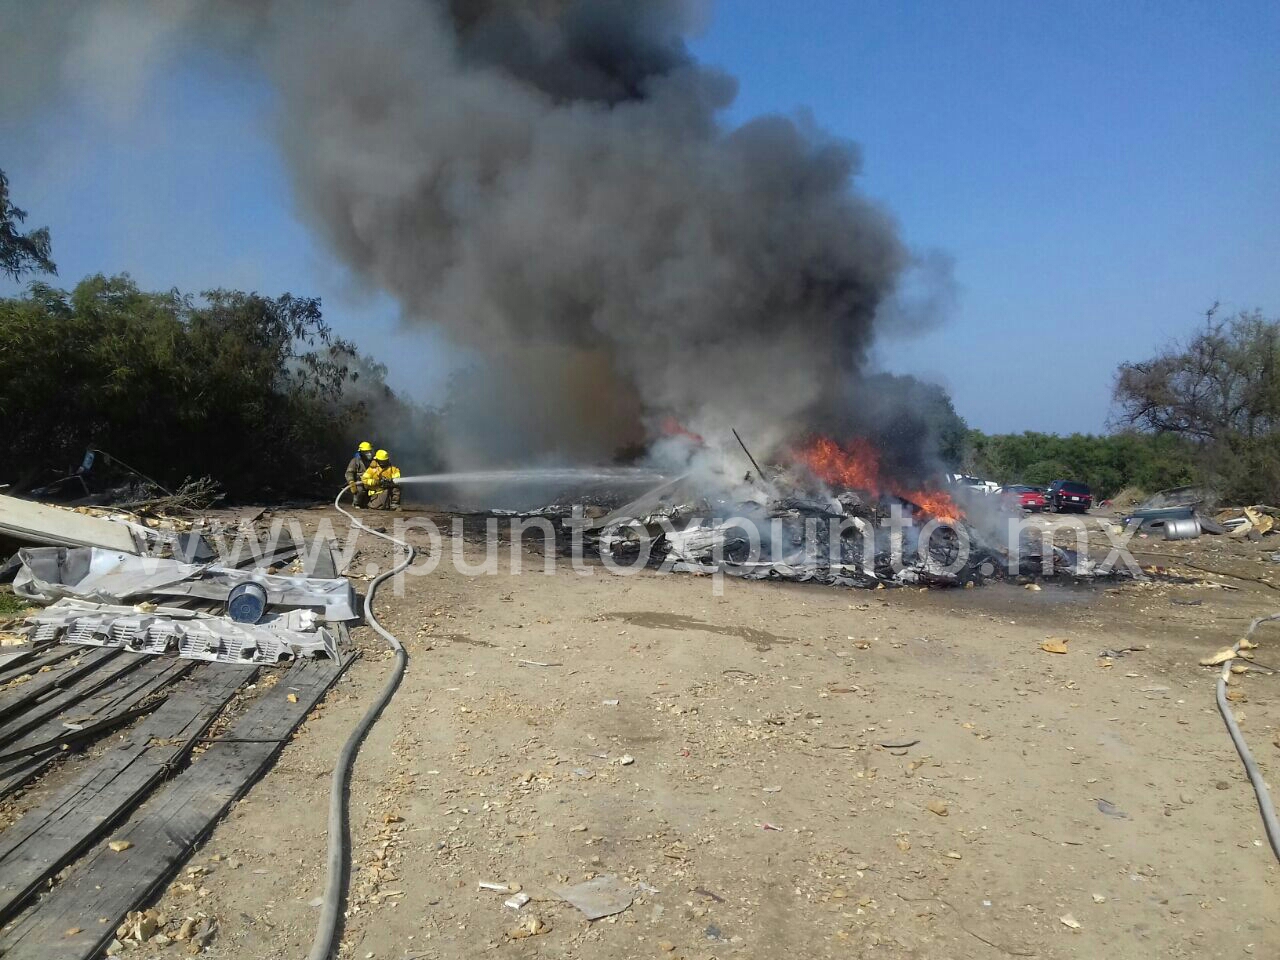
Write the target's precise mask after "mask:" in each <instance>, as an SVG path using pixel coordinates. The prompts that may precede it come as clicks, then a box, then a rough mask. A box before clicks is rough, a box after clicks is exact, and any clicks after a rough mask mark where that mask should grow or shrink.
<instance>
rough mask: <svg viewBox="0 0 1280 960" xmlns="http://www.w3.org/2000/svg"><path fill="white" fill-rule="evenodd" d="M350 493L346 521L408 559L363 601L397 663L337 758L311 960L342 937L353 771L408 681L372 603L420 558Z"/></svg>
mask: <svg viewBox="0 0 1280 960" xmlns="http://www.w3.org/2000/svg"><path fill="white" fill-rule="evenodd" d="M346 491H347V488H346V487H343V488H342V489H341V490H339V491H338V495H337V496H336V497H334V499H333V506H334V509H336V510H337V511H338V512H339V513H341V514H342V515H343V516H344V517H346V518H347V519H348V520H349V521H350V522H351V525H352V526H353V527H355V528H357V529H359V530H363V531H365V532H366V533H370V534H372V535H373V536H375V537H380V538H381V539H383V540H388V541H390V542H391V543H393V544H395V545H396V546H398V547H402V548H403V549H404V553H405V555H404V560H403V561H401V562H400V563H398V564H396V565H395V566H394V567H392V568H391V569H390V570H388V571H387V572H386V573H383V574H380V575H379V576H377V577H376V578H374V580H373V582H372V583H370V584H369V591H368V593H366V594H365V596H364V618H365V620H366V621H367V622H368V624H369V626H371V627H373V629H374V630H375V631H376V632H377V633H378V634H379V635H380V636H381V637H382V638H383V639H384V640H386V641H387V643H388V644H389V645H390V646H391V649H392V650H394V651H395V654H396V662H395V667H394V668H393V669H392V671H391V676H390V677H388V678H387V682H386V684H385V685H384V686H383V688H382V692H381V693H380V694H379V695H378V699H377V700H375V701H374V702H373V703H372V704H371V705H370V706H369V709H368V710H367V711H365V715H364V716H363V717H361V718H360V722H359V723H358V724H357V725H356V728H355V729H354V730H352V731H351V736H349V737H347V742H346V743H344V744H343V745H342V752H341V753H339V754H338V759H337V761H336V762H335V763H334V767H333V780H332V783H331V785H330V788H329V850H328V856H327V858H326V861H325V881H324V895H323V898H322V900H321V904H320V920H319V922H318V923H317V926H316V936H315V940H314V941H312V944H311V952H310V953H309V954H307V960H329V957H330V956H332V954H333V948H334V940H335V939H336V937H337V935H338V918H339V912H340V910H341V908H342V890H343V886H344V882H345V880H346V874H347V831H346V797H347V787H348V785H349V782H350V779H351V767H352V764H353V763H354V762H355V758H356V753H357V751H359V749H360V744H361V742H363V740H364V738H365V737H366V736H367V735H368V733H369V731H370V730H371V729H372V728H373V725H374V723H376V722H377V720H378V716H379V714H381V713H382V711H383V709H384V708H385V707H386V705H387V704H388V703H390V702H391V698H392V697H393V696H395V692H396V688H397V687H399V686H400V681H401V680H402V679H403V678H404V671H405V668H406V667H407V666H408V665H409V654H408V653H407V652H406V651H405V649H404V645H403V644H402V643H401V642H400V641H399V640H397V639H396V637H395V634H393V633H391V632H390V631H388V630H387V629H385V628H384V627H383V626H382V624H380V623H379V622H378V618H377V617H376V616H375V615H374V612H373V598H374V596H375V595H376V594H377V592H378V587H379V586H381V585H382V583H384V582H385V581H386V580H389V579H390V578H391V577H394V576H395V575H396V574H398V573H400V572H401V571H402V570H404V569H405V568H406V567H408V566H409V564H411V563H413V558H414V557H415V556H416V555H417V552H416V551H415V550H414V549H413V547H412V546H410V545H409V544H408V543H406V542H405V541H403V540H397V539H396V538H395V537H392V536H389V535H388V534H385V533H381V532H379V531H377V530H374V529H373V528H371V527H367V526H365V525H364V524H363V523H361V522H360V521H359V520H357V519H356V518H355V517H354V516H352V515H351V514H350V513H348V512H347V511H346V510H343V509H342V507H341V506H340V505H339V501H341V500H342V495H343V494H344V493H345V492H346Z"/></svg>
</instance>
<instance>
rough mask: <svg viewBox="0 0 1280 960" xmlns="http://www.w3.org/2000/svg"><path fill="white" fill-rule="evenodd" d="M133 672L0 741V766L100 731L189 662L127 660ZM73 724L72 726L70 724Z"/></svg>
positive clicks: (183, 672) (186, 667) (181, 673)
mask: <svg viewBox="0 0 1280 960" xmlns="http://www.w3.org/2000/svg"><path fill="white" fill-rule="evenodd" d="M129 659H132V660H135V663H134V664H133V665H132V666H133V667H134V668H135V669H134V670H133V671H132V672H130V673H128V674H126V675H125V676H124V677H121V678H119V679H117V680H116V681H114V682H112V683H110V684H107V685H106V686H105V687H103V688H102V689H101V690H99V691H95V693H94V694H93V695H92V696H89V697H86V698H85V699H84V700H82V701H81V702H79V703H75V704H72V705H71V707H70V708H69V709H68V710H67V711H65V712H63V713H61V714H59V715H58V716H56V717H51V718H50V719H49V720H48V721H46V722H45V723H43V724H42V725H40V726H39V727H36V728H35V729H32V730H29V731H28V732H26V733H25V734H24V735H23V736H21V737H19V738H17V739H15V740H13V741H10V742H6V741H4V740H2V739H0V744H2V745H0V763H2V762H4V761H6V760H12V759H14V758H15V757H22V756H29V755H32V754H36V753H40V752H42V751H43V750H50V749H52V750H56V749H58V747H60V746H61V745H63V744H66V743H74V742H77V741H81V740H84V739H87V736H86V735H92V733H93V731H95V730H96V731H98V732H101V730H102V728H103V724H105V723H108V722H109V721H110V720H111V718H112V717H114V716H117V715H120V714H123V713H126V712H128V711H132V710H133V709H135V708H136V707H137V706H138V705H139V704H140V703H142V702H143V701H145V700H146V699H147V698H149V697H153V696H155V695H156V694H158V693H160V692H161V691H162V690H163V689H164V688H165V687H167V686H168V685H169V684H171V683H173V682H174V681H175V680H178V679H181V678H182V677H183V676H185V675H186V674H188V673H190V672H191V669H192V668H193V667H194V666H195V661H193V660H181V659H178V658H176V657H148V656H141V657H130V658H129ZM73 723H74V726H73V725H71V724H73Z"/></svg>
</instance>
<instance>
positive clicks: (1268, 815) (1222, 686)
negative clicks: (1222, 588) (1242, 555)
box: [1218, 613, 1280, 860]
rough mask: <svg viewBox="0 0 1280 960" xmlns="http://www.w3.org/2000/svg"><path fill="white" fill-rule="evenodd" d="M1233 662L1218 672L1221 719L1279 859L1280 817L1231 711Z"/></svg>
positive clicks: (1247, 635)
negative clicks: (1229, 696)
mask: <svg viewBox="0 0 1280 960" xmlns="http://www.w3.org/2000/svg"><path fill="white" fill-rule="evenodd" d="M1269 620H1280V613H1273V614H1270V615H1269V616H1266V617H1258V618H1257V619H1256V620H1254V621H1253V622H1252V623H1250V624H1249V629H1248V630H1246V631H1245V634H1244V640H1238V641H1237V642H1236V645H1235V646H1234V647H1232V650H1233V651H1234V652H1235V653H1239V652H1240V646H1241V644H1243V643H1244V641H1245V640H1248V641H1250V642H1252V641H1253V632H1254V631H1255V630H1257V629H1258V627H1259V626H1260V625H1261V624H1263V623H1266V622H1267V621H1269ZM1234 662H1235V661H1234V660H1228V661H1226V662H1225V663H1224V664H1223V665H1222V673H1220V674H1219V675H1218V712H1219V713H1221V714H1222V720H1223V722H1224V723H1226V725H1227V733H1229V734H1231V742H1232V743H1234V744H1235V745H1236V753H1238V754H1240V760H1241V762H1243V763H1244V770H1245V773H1247V774H1248V775H1249V782H1250V783H1252V784H1253V792H1254V795H1255V796H1256V797H1257V798H1258V809H1259V810H1260V811H1262V826H1263V828H1264V829H1265V830H1266V833H1267V840H1268V841H1269V842H1270V843H1271V852H1272V853H1274V854H1275V855H1276V859H1277V860H1280V821H1277V820H1276V808H1275V806H1274V804H1272V802H1271V794H1270V793H1268V792H1267V784H1266V781H1264V780H1263V779H1262V773H1261V771H1259V770H1258V765H1257V764H1256V763H1255V762H1254V760H1253V754H1252V753H1250V752H1249V745H1248V744H1246V743H1245V742H1244V734H1243V733H1241V732H1240V725H1239V724H1238V723H1236V717H1235V714H1234V713H1232V712H1231V703H1230V701H1228V700H1227V678H1228V677H1229V676H1230V675H1231V665H1232V664H1233V663H1234Z"/></svg>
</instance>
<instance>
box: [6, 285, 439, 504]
mask: <svg viewBox="0 0 1280 960" xmlns="http://www.w3.org/2000/svg"><path fill="white" fill-rule="evenodd" d="M384 374H385V370H384V369H383V368H382V367H380V366H379V365H378V364H376V363H373V362H372V361H369V360H368V359H367V358H364V357H362V356H361V355H360V354H359V352H358V351H357V350H356V348H355V347H354V345H352V344H350V343H348V342H346V341H344V340H342V339H341V338H339V337H336V336H334V335H333V333H332V331H331V330H330V329H329V327H328V325H327V324H326V323H325V322H324V319H323V317H322V316H321V313H320V304H319V301H317V300H312V299H308V298H300V297H293V296H289V295H287V294H286V295H284V296H281V297H274V298H272V297H263V296H261V295H259V294H253V293H242V292H239V291H228V290H214V291H210V292H207V293H205V294H202V295H201V296H200V297H191V296H185V295H183V294H180V293H178V292H177V291H169V292H165V293H149V292H146V291H142V290H140V289H138V286H137V284H135V283H134V282H133V280H131V279H130V278H129V277H127V276H121V277H103V276H94V277H89V278H87V279H85V280H84V281H82V282H81V283H79V284H78V285H77V286H76V287H75V289H74V290H72V291H70V292H69V293H68V292H66V291H62V290H57V289H55V288H53V287H50V286H48V285H46V284H42V283H34V284H32V285H31V287H30V289H29V290H28V292H27V294H26V295H25V296H22V297H15V298H11V299H7V300H0V417H3V418H4V422H5V431H4V433H3V434H0V468H2V469H3V472H4V474H5V479H7V480H10V481H13V482H16V483H18V484H19V485H22V484H23V483H24V482H25V483H27V484H28V485H29V484H30V482H31V481H32V480H33V479H34V477H33V473H34V471H36V470H39V469H44V470H53V471H54V472H59V471H60V472H62V473H65V472H66V470H67V469H68V468H69V467H70V465H72V464H75V463H78V462H79V461H80V458H81V456H82V455H83V453H84V450H85V448H86V447H89V446H94V447H98V448H100V449H102V450H105V451H107V452H109V453H112V454H114V455H116V456H117V457H119V458H120V459H121V460H123V461H124V462H126V463H129V464H132V465H133V466H135V467H137V468H138V469H139V470H141V471H142V472H144V473H145V474H147V475H149V476H152V477H155V478H156V479H157V480H158V481H160V482H161V483H165V484H167V485H176V484H178V483H181V482H182V481H183V480H184V479H186V478H188V477H201V476H211V477H213V478H214V479H216V480H218V481H219V482H220V483H221V484H222V485H223V488H224V489H225V490H226V491H227V492H228V493H229V494H230V495H232V496H233V497H240V498H246V499H255V500H262V499H268V498H272V497H279V496H286V495H292V494H303V493H305V494H314V493H330V492H331V490H330V488H332V489H335V490H336V488H337V486H338V484H339V483H340V482H341V481H340V477H339V476H338V475H339V474H340V472H341V468H342V467H343V466H344V465H345V460H346V457H347V456H349V455H350V451H351V450H352V449H353V448H354V446H355V443H356V442H357V440H359V439H369V438H370V437H372V436H375V435H379V434H375V433H374V430H375V427H376V428H377V429H379V430H380V429H382V428H383V427H384V425H395V426H396V427H397V428H399V429H403V430H405V431H406V432H407V431H413V433H412V436H414V437H415V438H422V440H423V442H422V444H421V445H422V446H423V447H428V446H430V444H429V443H428V442H427V438H429V437H430V436H431V434H432V432H433V428H434V422H433V419H432V416H431V415H430V414H429V413H428V412H426V411H419V410H417V409H416V408H414V407H413V406H412V405H410V404H406V403H404V402H402V401H401V400H399V398H397V397H395V395H394V394H393V393H392V392H391V391H390V390H389V389H388V388H387V387H386V384H385V380H384V379H383V375H384ZM381 435H382V436H385V434H381ZM408 452H409V451H408V450H407V449H406V450H405V453H408ZM401 462H402V464H405V465H409V464H410V463H412V460H411V459H410V458H409V457H403V456H402V457H401ZM416 466H417V465H416V464H414V467H415V469H416Z"/></svg>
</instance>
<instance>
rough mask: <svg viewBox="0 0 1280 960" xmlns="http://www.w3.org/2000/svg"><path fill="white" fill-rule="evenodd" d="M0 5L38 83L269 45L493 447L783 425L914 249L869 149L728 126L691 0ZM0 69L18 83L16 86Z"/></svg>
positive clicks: (850, 361)
mask: <svg viewBox="0 0 1280 960" xmlns="http://www.w3.org/2000/svg"><path fill="white" fill-rule="evenodd" d="M51 8H53V9H51ZM0 9H2V10H3V16H4V19H5V29H4V31H3V33H4V35H5V39H4V40H3V41H0V43H3V47H0V64H4V63H5V61H6V60H8V59H9V55H10V53H11V51H12V50H13V49H14V48H20V49H21V51H22V59H23V62H25V63H28V64H29V65H31V74H30V76H27V77H24V78H21V79H25V80H26V81H30V80H31V78H32V77H37V78H38V79H40V80H42V81H44V82H53V81H54V80H58V79H60V80H62V81H66V80H71V81H73V82H83V81H84V77H83V76H82V74H83V72H84V70H85V69H86V68H85V62H86V61H85V59H84V57H83V53H84V51H86V50H87V51H90V52H91V53H92V59H91V60H90V61H89V62H90V63H91V64H96V65H98V66H99V67H102V68H103V73H104V76H103V77H102V78H101V80H100V83H102V84H109V83H110V82H111V79H112V77H111V69H110V66H111V64H110V61H111V59H112V57H113V56H115V57H119V58H120V59H122V60H125V61H127V62H128V63H129V64H137V63H139V62H146V61H147V56H146V55H144V54H149V53H150V51H152V50H154V47H155V44H156V43H157V42H162V43H164V44H170V43H176V42H178V41H177V40H176V39H175V38H178V37H186V36H188V35H190V36H198V37H199V38H201V40H202V41H206V42H208V41H216V42H218V43H219V44H220V45H222V47H223V48H224V49H228V50H234V51H237V52H238V53H240V54H243V55H246V56H252V57H254V58H256V62H257V63H258V64H260V66H261V68H262V69H263V70H264V71H265V72H266V74H267V76H269V77H270V78H271V79H272V81H273V82H274V83H275V85H276V87H277V89H278V90H279V92H280V94H281V97H280V108H279V137H280V144H281V147H282V149H283V151H284V154H285V156H286V158H287V161H288V166H289V169H290V170H291V171H292V175H293V178H294V183H295V187H296V196H297V202H298V205H299V207H300V209H301V210H302V212H303V214H304V216H305V217H306V218H307V219H308V221H309V222H310V223H311V224H313V226H314V228H315V229H316V230H317V231H318V232H319V233H320V234H321V235H322V236H323V237H324V238H325V240H326V241H327V243H328V244H329V245H330V246H331V247H332V249H333V250H334V251H336V252H337V254H338V255H339V256H340V257H341V258H342V260H343V261H345V262H346V263H347V264H349V265H350V266H351V267H352V268H353V269H354V271H355V272H356V273H357V274H358V275H359V276H360V277H362V278H364V279H366V280H367V281H368V282H369V283H370V284H371V285H374V286H376V287H378V288H381V289H384V290H386V291H389V292H390V293H391V294H393V295H394V296H396V297H397V298H398V299H399V301H400V303H401V304H402V305H403V309H404V313H405V316H406V317H407V318H409V319H410V320H411V321H413V322H426V323H435V324H440V325H442V326H443V327H444V328H445V329H447V330H448V331H449V332H450V334H451V335H452V336H453V337H454V338H455V339H456V340H457V341H458V342H459V343H461V344H464V345H467V346H471V347H474V348H477V349H478V350H479V351H480V352H481V353H483V354H484V355H485V356H487V357H488V358H490V362H489V365H488V366H489V369H488V372H487V373H481V374H478V376H479V377H480V379H479V380H478V381H477V382H476V383H473V384H471V385H470V386H469V387H468V388H467V389H465V390H464V391H463V394H464V395H465V397H466V402H467V404H468V405H469V410H473V411H474V412H475V414H476V421H475V422H477V423H494V422H502V423H503V424H505V425H507V426H508V427H509V429H506V430H503V431H499V432H497V435H498V436H500V440H498V439H495V440H494V441H493V442H492V444H490V443H489V440H488V438H487V437H478V438H473V439H476V440H477V441H478V446H479V447H480V449H478V450H474V451H472V452H473V453H474V454H475V456H476V457H481V456H482V455H484V454H489V455H490V458H492V456H493V455H502V454H510V453H519V452H522V451H520V450H519V447H520V446H522V445H524V446H527V447H528V448H530V449H548V448H560V449H564V448H570V449H572V448H573V447H574V446H575V445H576V446H577V447H578V449H576V450H574V452H575V453H580V454H584V455H585V454H588V453H590V454H595V455H600V454H608V453H611V452H612V451H613V449H614V448H616V447H618V446H622V445H623V444H625V443H627V442H629V441H636V440H638V439H641V436H642V433H643V432H644V431H645V430H647V431H649V432H650V433H654V432H658V431H659V429H660V427H659V425H660V424H661V423H662V422H663V421H665V420H667V419H668V418H672V419H674V421H676V422H679V423H681V424H682V425H684V426H687V427H688V428H690V429H692V430H695V431H698V432H700V433H704V434H707V435H713V434H714V435H717V436H719V435H726V434H727V427H728V425H730V424H736V425H738V426H739V427H740V428H742V429H745V430H747V431H750V432H751V433H753V434H754V435H755V436H757V437H759V438H761V440H762V442H763V443H766V444H767V443H768V442H769V441H771V440H773V439H777V438H779V437H781V436H782V435H783V434H784V432H785V431H787V430H790V429H794V428H795V427H797V426H802V425H803V424H801V423H799V421H800V420H802V419H803V418H804V417H806V416H807V415H808V411H811V410H812V409H814V408H815V406H817V407H819V408H820V407H821V406H822V405H823V404H825V403H829V402H837V401H836V400H835V399H834V398H839V397H842V396H845V395H846V394H845V391H844V389H843V387H844V386H845V385H847V383H848V381H849V379H850V378H851V377H854V376H856V374H857V372H858V370H859V369H860V367H861V365H862V363H863V359H864V355H865V351H866V349H867V347H868V345H869V343H870V341H871V339H872V337H873V335H874V333H875V332H876V326H877V309H878V308H879V307H880V306H881V305H882V304H884V303H885V302H886V300H887V299H888V298H890V297H891V296H892V294H893V292H894V290H895V287H896V285H897V284H898V281H899V279H900V277H901V276H902V274H903V272H904V270H906V269H907V268H908V267H909V265H910V263H911V257H910V255H909V253H908V252H907V250H906V249H905V248H904V246H903V244H902V242H901V241H900V240H899V238H898V234H897V231H896V228H895V226H894V225H893V223H892V221H891V220H890V218H889V217H888V216H887V215H886V214H885V213H884V212H883V211H882V210H880V209H879V208H878V207H877V206H876V205H875V204H873V203H871V202H869V201H868V200H867V199H865V198H863V197H861V196H859V195H858V194H857V193H856V192H854V190H853V188H852V185H851V180H852V177H853V176H854V175H855V174H856V173H857V172H858V167H859V156H858V152H857V149H856V148H855V147H854V146H852V145H851V144H848V143H845V142H841V141H837V140H834V139H832V138H830V137H828V136H826V135H824V134H823V133H822V132H821V131H819V130H816V129H813V128H812V127H810V126H807V125H805V124H802V123H800V122H796V121H793V120H789V119H784V118H780V117H765V118H762V119H759V120H756V121H753V122H750V123H747V124H746V125H744V126H741V127H738V128H735V129H727V128H726V127H725V126H723V125H722V124H721V123H720V122H719V120H718V117H717V114H718V111H720V110H721V109H722V108H724V107H725V106H726V105H728V104H729V103H730V102H731V100H732V98H733V96H734V94H735V84H734V81H733V80H732V79H731V78H729V77H727V76H725V75H724V74H722V73H720V72H717V71H715V70H711V69H708V68H706V67H704V66H701V65H699V64H697V63H695V62H694V61H693V60H692V59H691V57H690V55H689V53H688V51H687V50H686V47H685V43H684V37H685V36H687V35H688V32H689V31H690V30H691V29H693V28H694V26H695V25H696V24H697V23H698V22H699V19H700V17H701V16H702V15H703V13H704V11H703V10H701V5H700V4H696V3H692V2H687V0H645V2H637V0H449V2H445V0H378V2H376V3H369V2H365V0H329V2H320V0H220V2H211V0H210V2H201V0H184V2H180V3H172V2H160V0H156V2H155V3H154V4H153V3H150V2H146V0H100V2H98V3H96V4H92V5H88V6H87V7H86V6H83V5H79V4H67V5H62V4H57V3H50V4H47V5H46V4H28V3H25V2H22V0H18V2H8V3H4V5H3V7H0ZM15 24H16V25H17V26H18V29H10V27H12V26H13V25H15ZM140 42H142V43H144V44H145V45H146V49H145V50H142V49H139V47H138V44H139V43H140ZM37 44H38V45H39V46H40V48H41V49H39V50H36V49H35V47H36V45H37ZM5 69H6V68H5V67H0V87H4V86H8V92H7V93H5V94H0V96H2V97H8V98H18V99H21V98H23V97H24V96H25V93H26V91H25V89H24V85H23V84H22V83H19V82H18V80H19V79H20V78H19V77H14V76H6V75H5V74H4V71H5ZM50 72H53V73H54V74H57V76H48V75H47V74H50ZM136 72H137V71H136V69H132V70H130V71H128V72H124V73H121V74H119V76H124V77H125V78H126V79H128V78H132V77H133V76H135V75H136ZM890 313H892V311H884V314H885V316H888V315H889V314H890ZM583 365H590V366H591V370H592V373H591V374H590V375H583V372H582V369H581V367H582V366H583ZM486 382H488V383H491V384H494V385H495V388H494V389H491V390H490V389H486V388H485V386H484V384H485V383H486ZM511 384H518V385H519V389H511V388H510V385H511ZM486 408H487V409H486ZM486 445H490V446H494V447H498V448H499V449H489V450H485V449H483V448H484V447H485V446H486Z"/></svg>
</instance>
